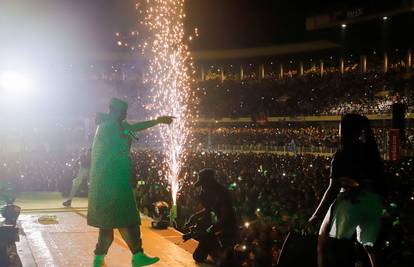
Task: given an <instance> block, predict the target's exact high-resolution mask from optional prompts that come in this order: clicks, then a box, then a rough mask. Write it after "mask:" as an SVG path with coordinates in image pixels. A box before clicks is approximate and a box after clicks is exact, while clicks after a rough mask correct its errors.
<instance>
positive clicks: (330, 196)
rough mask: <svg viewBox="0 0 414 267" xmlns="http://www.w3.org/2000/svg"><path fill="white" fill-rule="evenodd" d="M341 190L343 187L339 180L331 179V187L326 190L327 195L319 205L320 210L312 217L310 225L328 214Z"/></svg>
mask: <svg viewBox="0 0 414 267" xmlns="http://www.w3.org/2000/svg"><path fill="white" fill-rule="evenodd" d="M340 188H341V186H340V184H339V182H338V179H330V181H329V186H328V188H327V189H326V191H325V194H324V195H323V198H322V200H321V202H320V203H319V206H318V208H317V209H316V210H315V212H314V213H313V215H312V217H311V218H310V219H309V222H310V223H313V222H314V221H316V220H317V219H318V218H320V217H321V216H323V215H324V214H325V213H326V212H327V210H328V209H329V206H330V205H331V204H332V202H333V201H334V199H335V198H336V196H337V195H338V193H339V190H340Z"/></svg>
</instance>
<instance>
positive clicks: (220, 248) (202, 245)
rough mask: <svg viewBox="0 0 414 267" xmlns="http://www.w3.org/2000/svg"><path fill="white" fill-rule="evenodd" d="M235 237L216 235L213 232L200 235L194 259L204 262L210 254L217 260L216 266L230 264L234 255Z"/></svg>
mask: <svg viewBox="0 0 414 267" xmlns="http://www.w3.org/2000/svg"><path fill="white" fill-rule="evenodd" d="M234 244H235V238H234V236H233V235H228V236H227V235H226V236H221V237H220V238H218V237H216V236H215V235H214V234H213V233H210V234H204V235H203V236H200V237H199V243H198V246H197V248H196V249H195V251H194V253H193V259H194V260H195V261H196V262H203V261H205V260H206V259H207V257H208V255H210V256H211V257H212V258H213V260H214V261H215V265H216V266H228V267H231V266H233V264H230V261H232V258H233V257H232V256H233V247H234Z"/></svg>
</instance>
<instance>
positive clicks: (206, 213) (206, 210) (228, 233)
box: [190, 169, 237, 266]
mask: <svg viewBox="0 0 414 267" xmlns="http://www.w3.org/2000/svg"><path fill="white" fill-rule="evenodd" d="M195 186H197V187H198V186H200V187H201V194H200V203H201V205H202V206H203V209H202V210H200V211H199V212H197V213H196V214H194V215H193V216H192V219H190V222H191V221H193V219H194V218H197V220H198V221H199V222H200V223H201V224H202V225H205V226H204V227H200V226H197V228H203V229H197V232H198V233H197V234H196V238H197V239H198V241H199V245H198V247H197V248H196V250H195V251H194V253H193V258H194V260H195V261H196V262H202V261H204V260H206V259H207V257H208V255H210V256H211V257H212V258H213V260H214V263H215V265H217V266H231V263H230V262H231V258H232V254H233V247H234V245H235V242H236V237H237V222H236V214H235V212H234V210H233V204H232V201H231V197H230V193H229V191H228V190H227V188H225V187H224V186H222V185H221V184H219V183H218V182H217V181H216V179H215V171H214V170H213V169H202V170H201V171H200V172H199V174H198V181H197V182H196V183H195ZM205 222H209V223H208V224H205Z"/></svg>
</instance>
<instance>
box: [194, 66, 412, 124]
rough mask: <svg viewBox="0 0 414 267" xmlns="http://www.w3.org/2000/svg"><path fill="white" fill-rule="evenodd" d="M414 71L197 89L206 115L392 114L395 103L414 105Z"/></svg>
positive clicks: (247, 82) (230, 83)
mask: <svg viewBox="0 0 414 267" xmlns="http://www.w3.org/2000/svg"><path fill="white" fill-rule="evenodd" d="M413 74H414V73H413V72H412V69H408V70H407V69H395V70H393V71H390V72H387V73H384V72H376V71H370V72H367V73H361V72H349V73H344V74H341V73H336V72H332V73H327V74H326V75H324V76H320V75H319V74H314V73H311V74H309V75H305V76H294V77H288V78H284V79H263V80H249V79H247V80H224V81H217V80H208V81H204V82H200V83H199V84H198V87H197V88H196V89H195V92H196V95H197V97H198V98H199V99H200V110H199V112H200V116H202V117H215V118H221V117H256V116H259V115H265V116H294V115H318V114H319V115H337V114H343V113H345V112H353V111H354V112H359V113H363V114H388V113H390V111H391V105H392V103H394V102H404V103H406V104H407V105H408V108H409V110H411V109H412V107H413V95H412V90H411V89H412V84H413V79H414V75H413Z"/></svg>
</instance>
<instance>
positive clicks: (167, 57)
mask: <svg viewBox="0 0 414 267" xmlns="http://www.w3.org/2000/svg"><path fill="white" fill-rule="evenodd" d="M184 2H185V0H147V1H146V3H145V12H144V13H145V20H144V25H145V26H146V27H147V29H148V30H149V33H150V36H151V37H150V40H149V41H148V42H147V43H146V45H145V47H144V49H145V50H144V53H145V54H147V55H148V57H149V59H150V60H149V71H148V74H147V77H146V81H147V82H148V83H149V84H150V85H151V93H152V104H151V105H150V106H149V109H150V110H151V111H152V112H153V114H154V115H156V116H160V115H164V114H168V115H172V116H175V117H176V119H175V120H174V122H173V123H172V124H171V125H170V126H168V127H167V126H164V127H162V128H161V130H160V137H161V140H160V141H161V143H162V147H163V152H164V155H165V157H164V164H163V165H164V167H163V168H164V169H163V174H164V175H165V178H166V180H168V182H169V184H170V187H171V194H172V199H173V202H174V205H175V204H176V201H177V193H178V192H179V190H180V179H182V178H181V177H180V172H181V170H182V166H183V163H184V161H185V159H186V157H187V148H188V145H189V142H190V141H191V131H190V126H191V125H190V124H191V123H192V121H193V120H192V114H191V112H189V104H190V102H191V100H192V99H191V98H192V97H191V93H190V83H191V79H190V73H189V72H190V71H191V69H192V62H191V59H190V58H189V53H188V47H187V45H186V44H185V41H184V40H185V34H184V23H183V20H184V18H185V14H184Z"/></svg>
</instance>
